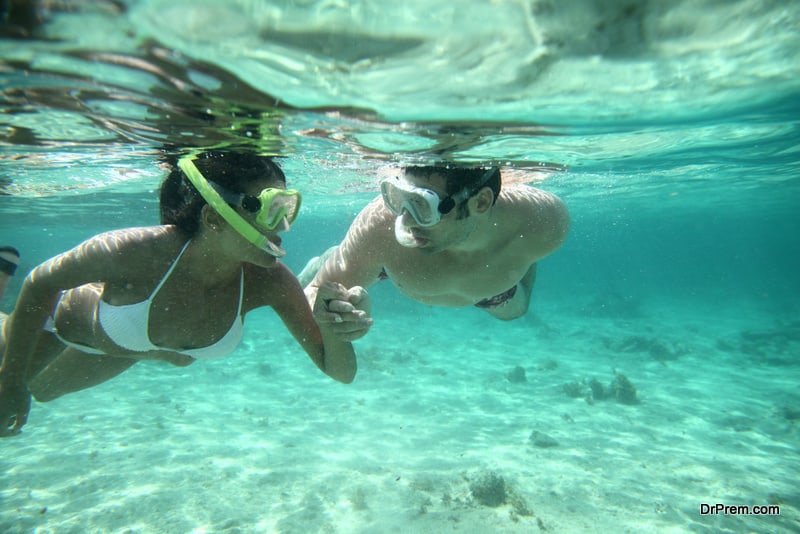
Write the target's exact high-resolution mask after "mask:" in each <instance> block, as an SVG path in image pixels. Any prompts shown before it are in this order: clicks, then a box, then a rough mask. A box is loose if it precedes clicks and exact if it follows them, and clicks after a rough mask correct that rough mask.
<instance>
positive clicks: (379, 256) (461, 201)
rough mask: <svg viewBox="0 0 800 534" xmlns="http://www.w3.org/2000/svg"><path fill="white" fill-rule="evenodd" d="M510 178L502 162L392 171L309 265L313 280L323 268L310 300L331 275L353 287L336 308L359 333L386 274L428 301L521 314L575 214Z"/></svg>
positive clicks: (331, 306)
mask: <svg viewBox="0 0 800 534" xmlns="http://www.w3.org/2000/svg"><path fill="white" fill-rule="evenodd" d="M500 182H501V178H500V170H499V169H498V168H496V167H495V168H490V169H480V168H459V167H438V166H426V167H416V166H412V167H406V168H404V169H402V171H401V172H400V175H399V176H396V177H393V178H389V179H387V180H384V181H383V182H382V184H381V197H378V198H376V199H375V200H373V201H372V202H371V203H370V204H368V205H367V207H365V208H364V209H363V210H362V211H361V213H359V215H358V216H357V217H356V219H355V221H354V222H353V224H352V225H351V226H350V229H349V231H348V232H347V235H346V236H345V238H344V241H342V243H341V245H339V246H338V247H334V248H332V249H330V250H328V251H327V252H326V253H325V254H324V255H323V256H322V257H320V258H317V259H315V260H312V262H311V263H309V265H308V266H307V267H306V269H305V270H304V271H303V273H301V275H300V280H301V282H302V283H304V284H305V283H307V282H308V279H309V278H311V276H313V279H312V280H311V281H310V283H308V285H307V287H306V296H307V297H308V299H309V302H312V303H313V302H314V301H315V298H316V294H317V291H318V289H319V288H320V287H321V286H322V285H323V284H325V283H328V282H336V283H340V284H342V285H344V286H345V288H348V289H349V295H350V296H349V299H348V302H344V301H338V300H333V301H329V302H326V304H327V310H328V311H329V312H330V314H329V315H328V316H327V318H328V319H329V320H330V321H331V322H333V323H337V324H336V326H335V328H336V329H338V332H337V333H338V334H340V335H343V336H345V337H346V338H349V339H350V340H354V339H358V338H360V337H362V336H363V335H364V334H366V333H367V331H368V330H369V328H370V326H371V324H372V321H371V319H369V314H370V303H369V296H368V294H367V292H366V291H365V290H364V288H366V287H369V286H371V285H372V284H374V283H375V282H377V281H378V280H381V279H388V280H391V281H392V282H393V283H394V284H395V286H397V288H398V289H399V290H400V291H401V292H403V293H404V294H405V295H407V296H409V297H411V298H412V299H414V300H417V301H419V302H423V303H425V304H431V305H438V306H470V305H474V306H477V307H479V308H482V309H484V310H486V311H487V312H488V313H489V314H490V315H493V316H494V317H497V318H498V319H503V320H510V319H516V318H517V317H521V316H522V315H524V314H525V312H526V311H527V310H528V304H529V302H530V298H531V290H532V288H533V283H534V280H535V278H536V262H538V261H539V260H540V259H542V258H544V257H545V256H547V255H548V254H550V253H552V252H554V251H555V250H556V249H558V248H559V247H560V246H561V244H562V243H563V242H564V240H565V239H566V236H567V232H568V231H569V215H568V213H567V209H566V207H565V205H564V203H563V202H562V201H561V200H560V199H559V198H558V197H556V196H554V195H552V194H550V193H547V192H545V191H541V190H539V189H535V188H533V187H530V186H526V185H510V186H507V187H505V188H503V189H502V190H501V183H500ZM317 269H318V270H317ZM314 271H316V273H315V272H314Z"/></svg>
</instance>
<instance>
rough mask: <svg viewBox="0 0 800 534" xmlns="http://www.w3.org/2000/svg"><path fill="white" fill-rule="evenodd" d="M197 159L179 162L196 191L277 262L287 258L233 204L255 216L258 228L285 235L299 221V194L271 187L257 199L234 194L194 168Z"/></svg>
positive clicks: (186, 157) (300, 200) (191, 157)
mask: <svg viewBox="0 0 800 534" xmlns="http://www.w3.org/2000/svg"><path fill="white" fill-rule="evenodd" d="M195 158H196V156H195V155H188V156H183V157H182V158H180V159H179V160H178V167H180V169H181V170H182V171H183V172H184V174H185V175H186V176H187V178H189V181H190V182H192V185H194V186H195V188H197V191H198V192H199V193H200V196H202V197H203V198H204V199H205V201H206V202H208V204H209V205H210V206H211V207H212V208H214V211H216V212H217V213H219V214H220V216H221V217H222V218H223V219H225V221H227V223H228V224H230V225H231V226H232V227H233V228H234V230H236V231H237V232H239V234H240V235H241V236H242V237H244V238H245V239H246V240H247V241H249V242H250V243H252V244H253V245H255V246H256V247H258V248H260V249H261V250H263V251H265V252H267V253H268V254H270V255H272V256H275V257H276V258H282V257H283V256H285V255H286V251H285V250H283V249H282V248H280V247H279V246H278V245H276V244H275V243H272V242H271V241H270V240H269V238H267V236H265V235H264V234H262V233H261V232H260V231H259V230H258V229H256V228H255V227H254V226H253V225H252V224H250V223H249V222H248V221H247V220H245V218H244V217H242V216H241V215H239V214H238V213H236V210H234V209H233V208H232V207H231V206H230V204H234V205H237V206H241V207H242V209H244V210H246V211H248V212H250V213H255V214H256V224H258V226H260V227H261V228H263V229H264V230H266V231H268V232H274V231H278V232H282V231H286V230H289V228H290V225H291V223H292V222H294V220H295V219H296V218H297V214H298V213H299V211H300V204H301V202H302V196H301V195H300V192H299V191H296V190H294V189H277V188H272V187H268V188H266V189H264V190H263V191H261V193H259V195H258V196H257V197H254V196H250V195H245V194H243V193H234V192H232V191H228V190H227V189H225V188H224V187H222V186H220V185H218V184H215V183H213V182H209V181H208V180H207V179H206V178H205V176H203V174H202V173H201V172H200V170H199V169H198V168H197V166H196V165H195V164H194V160H195Z"/></svg>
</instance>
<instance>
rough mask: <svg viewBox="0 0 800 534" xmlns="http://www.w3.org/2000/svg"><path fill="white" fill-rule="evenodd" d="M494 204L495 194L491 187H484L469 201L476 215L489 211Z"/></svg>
mask: <svg viewBox="0 0 800 534" xmlns="http://www.w3.org/2000/svg"><path fill="white" fill-rule="evenodd" d="M493 203H494V192H493V191H492V188H491V187H483V188H481V190H480V191H478V192H477V193H476V194H475V195H473V196H472V198H470V199H469V204H470V208H471V209H472V211H473V212H475V213H485V212H487V211H489V208H491V207H492V204H493Z"/></svg>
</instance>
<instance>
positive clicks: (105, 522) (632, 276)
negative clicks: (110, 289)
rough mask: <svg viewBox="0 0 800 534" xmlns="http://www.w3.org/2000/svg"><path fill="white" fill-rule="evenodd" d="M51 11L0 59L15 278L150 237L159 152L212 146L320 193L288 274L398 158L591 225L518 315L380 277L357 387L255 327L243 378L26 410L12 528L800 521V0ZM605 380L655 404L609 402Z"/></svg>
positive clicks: (137, 388)
mask: <svg viewBox="0 0 800 534" xmlns="http://www.w3.org/2000/svg"><path fill="white" fill-rule="evenodd" d="M33 4H34V3H31V5H33ZM38 7H39V8H38V10H36V11H34V12H32V13H33V14H32V15H30V16H27V17H25V16H23V14H24V12H23V11H20V9H21V8H19V7H16V8H14V9H15V10H16V11H12V12H6V13H5V15H6V17H5V19H4V20H5V24H3V25H2V35H3V37H4V38H3V39H2V40H0V58H1V60H2V69H0V103H2V107H3V114H2V116H0V144H1V146H2V148H0V150H1V151H2V152H0V192H1V193H2V199H0V244H2V245H5V244H10V245H14V246H16V247H17V248H19V249H20V250H21V251H22V265H21V267H20V271H27V270H29V269H31V268H33V267H34V266H35V265H36V264H37V263H39V262H40V261H43V260H45V259H47V258H49V257H51V256H53V255H54V254H57V253H59V252H61V251H63V250H65V249H67V248H68V247H71V246H73V245H75V244H77V243H79V242H80V241H81V240H83V239H85V238H87V237H89V236H91V235H94V234H96V233H98V232H101V231H105V230H108V229H112V228H119V227H125V226H140V225H149V224H156V223H157V221H158V213H157V198H156V196H157V195H156V193H155V192H156V190H157V188H158V184H159V183H160V180H161V179H162V178H163V176H164V172H163V170H162V169H161V168H160V167H159V165H158V158H159V156H160V155H161V154H162V153H163V152H164V151H166V152H170V151H173V150H179V149H180V148H182V147H194V146H217V145H220V144H224V145H227V146H233V147H241V148H243V149H251V148H256V149H258V150H261V151H264V152H269V153H273V154H276V155H280V156H282V158H283V159H282V161H283V163H282V164H283V167H284V169H285V171H286V174H287V176H288V179H289V182H290V185H291V186H292V187H295V188H298V189H301V190H303V192H304V194H305V198H304V207H303V213H302V214H301V217H300V218H299V219H298V221H297V223H296V224H295V225H294V226H293V228H292V231H291V232H290V233H289V234H287V236H286V237H285V239H284V246H285V248H286V249H287V250H288V252H289V253H288V256H287V257H286V258H285V261H286V263H287V264H288V265H289V266H290V267H291V268H292V269H293V270H295V272H299V270H300V269H301V268H302V267H303V265H304V264H305V262H306V261H307V260H308V259H309V258H311V257H313V256H315V255H317V254H319V253H320V252H322V251H323V250H325V249H326V248H327V247H328V246H330V245H332V244H334V243H336V242H338V241H339V240H340V239H341V238H342V237H343V235H344V233H345V232H346V230H347V227H348V225H349V223H350V221H352V219H353V218H354V217H355V215H356V214H357V213H358V211H359V210H360V209H361V207H363V206H364V205H365V204H366V203H367V202H368V201H369V200H370V199H371V198H373V196H374V195H375V193H376V191H377V184H378V183H379V180H380V176H382V175H383V174H384V173H385V172H387V170H386V169H387V168H390V167H391V166H392V165H396V164H398V163H405V162H434V161H435V162H438V161H450V160H452V161H474V162H476V163H480V164H485V163H492V164H498V165H501V166H502V167H503V173H504V174H503V175H504V179H506V180H508V181H523V182H528V183H531V184H533V185H536V186H538V187H541V188H543V189H546V190H548V191H552V192H553V193H555V194H557V195H559V196H560V197H561V198H562V199H564V201H565V202H566V203H567V205H568V207H569V209H570V213H571V217H572V231H571V234H570V236H569V239H568V240H567V242H566V243H565V244H564V246H563V247H562V248H561V249H560V250H559V251H557V252H556V253H554V254H553V255H552V256H550V257H548V258H546V259H545V260H543V261H542V262H541V264H540V266H539V274H538V279H537V283H536V287H535V291H534V297H533V302H532V306H531V310H530V311H529V313H528V314H527V316H526V317H524V318H522V319H519V320H517V321H514V322H511V323H500V322H497V321H494V320H492V319H490V318H488V317H487V316H486V315H485V314H483V313H482V312H480V311H479V310H476V309H442V308H431V307H428V306H424V305H422V304H419V303H416V302H413V301H410V300H409V299H407V298H405V297H403V296H402V295H400V294H399V293H398V292H397V291H396V290H394V288H392V287H391V286H390V285H388V284H379V285H376V286H374V287H373V288H371V289H370V293H371V294H372V298H373V303H374V316H375V321H376V322H375V326H374V327H373V330H372V331H371V332H370V334H369V335H368V336H367V337H366V338H364V339H363V340H360V341H358V342H357V343H356V351H357V354H358V356H359V367H360V369H359V375H358V377H357V379H356V381H355V382H354V383H353V384H352V385H349V386H340V385H338V384H333V383H331V381H330V380H328V379H327V378H325V377H324V376H322V375H321V374H320V373H318V371H316V370H315V369H313V368H312V366H311V365H309V364H308V362H307V360H306V359H304V358H305V356H304V355H303V354H302V352H301V351H300V350H299V348H297V347H296V345H295V344H294V342H293V341H292V340H291V339H290V338H289V337H288V335H287V334H286V333H285V332H284V329H283V327H282V326H281V324H280V322H279V321H278V320H277V319H275V317H274V315H273V314H271V312H269V311H268V310H259V311H258V312H254V313H253V314H251V315H249V316H248V320H247V327H246V337H245V340H244V342H243V344H242V347H241V348H240V349H239V350H237V352H236V353H234V354H233V355H231V356H229V357H227V358H225V359H224V360H221V361H218V362H202V364H197V365H193V366H190V367H188V368H185V369H184V368H181V369H177V368H169V367H165V366H159V365H156V364H152V365H149V364H141V365H138V366H137V367H135V368H134V369H132V370H131V371H129V372H128V373H126V374H125V375H124V376H122V377H120V378H118V379H115V380H114V381H111V382H108V383H106V384H103V385H102V386H99V387H97V388H94V389H92V390H89V391H85V392H81V393H76V394H73V395H70V396H67V397H65V398H63V399H59V400H57V401H54V402H52V403H47V404H35V405H34V406H33V408H32V411H31V419H30V422H29V423H28V425H27V426H26V428H25V432H24V433H23V435H22V436H20V437H17V438H14V439H9V440H3V441H0V473H2V474H0V500H2V503H3V504H2V506H0V531H2V532H59V533H60V532H87V531H88V532H292V533H294V532H297V533H300V532H303V533H305V532H341V533H349V532H363V533H373V532H374V533H383V532H449V531H453V532H474V533H483V532H487V533H488V532H537V531H542V532H544V531H549V532H745V531H754V532H796V531H798V530H799V529H800V515H798V511H799V510H800V493H798V490H797V479H798V475H800V464H799V463H798V452H800V449H799V445H800V434H799V433H798V406H800V395H799V394H798V390H797V384H798V380H800V361H798V354H800V320H798V317H800V305H799V304H798V302H800V301H799V300H798V296H799V295H800V276H798V272H800V241H798V235H800V218H798V216H797V206H798V200H800V164H799V160H800V157H799V156H800V150H799V149H798V147H800V133H799V132H800V129H799V128H798V125H799V121H800V104H799V103H800V81H798V80H800V61H798V59H800V22H799V21H800V4H796V3H785V2H769V1H736V2H724V3H719V2H712V1H705V2H703V1H696V2H689V1H685V2H670V3H659V2H650V3H627V2H622V1H620V2H612V1H608V2H605V1H596V2H580V3H574V4H570V5H569V6H563V5H560V4H557V3H555V2H546V1H538V2H537V1H531V2H518V1H515V2H512V1H495V2H481V1H477V0H471V1H469V2H466V1H465V2H461V3H455V4H454V3H453V2H431V1H426V2H422V1H412V2H400V3H397V2H392V3H390V2H334V1H327V2H311V1H303V2H300V1H296V2H288V1H287V2H275V1H272V2H270V1H254V0H251V1H244V0H241V1H237V2H212V1H202V2H201V1H197V0H194V1H191V2H190V1H170V2H167V1H163V0H150V1H138V2H137V1H126V2H111V1H95V2H86V3H78V2H68V1H67V2H42V3H41V4H38ZM4 9H8V8H4ZM21 280H22V277H21V276H17V277H15V278H14V279H12V281H11V285H10V286H9V291H8V293H7V295H6V297H5V298H4V300H3V301H2V310H3V311H9V310H11V309H12V308H13V302H14V298H15V296H16V294H17V292H18V291H19V286H20V284H21ZM517 367H521V368H522V369H524V371H525V374H526V380H525V381H521V382H520V381H516V380H514V379H513V376H515V375H514V374H513V373H512V371H513V370H514V369H515V368H517ZM615 373H623V374H624V375H625V376H627V377H628V378H629V379H630V380H631V381H632V382H633V383H634V384H635V385H636V388H637V393H638V397H639V399H640V401H641V402H640V403H639V404H637V405H633V406H629V405H625V404H620V403H616V402H614V401H607V400H606V401H600V400H594V401H593V400H592V399H591V398H587V388H588V387H589V386H588V383H589V381H590V380H591V379H593V378H595V379H597V380H599V381H600V382H602V383H604V384H607V383H609V382H610V381H611V380H612V379H613V378H614V376H615ZM576 390H577V392H578V394H577V395H575V396H572V395H570V394H569V392H570V391H576ZM535 433H539V435H541V434H545V435H547V436H549V437H551V438H553V439H555V440H556V442H557V443H558V445H557V446H554V447H542V446H540V445H541V443H540V444H539V445H537V444H536V440H535V439H533V438H532V437H531V436H532V435H533V434H535ZM492 476H498V477H502V478H503V480H504V481H505V483H506V490H507V495H506V497H505V499H504V500H503V501H502V502H501V503H500V504H497V503H494V504H491V503H488V504H487V503H486V502H484V501H482V500H481V499H480V498H479V496H480V491H479V490H478V489H477V488H476V487H475V484H476V483H477V482H478V481H481V480H484V481H485V480H487V479H491V477H492ZM701 503H723V504H727V505H750V506H753V505H763V504H777V505H779V506H780V508H781V515H780V516H756V515H733V514H728V515H722V514H719V515H701V514H700V513H699V509H700V505H701Z"/></svg>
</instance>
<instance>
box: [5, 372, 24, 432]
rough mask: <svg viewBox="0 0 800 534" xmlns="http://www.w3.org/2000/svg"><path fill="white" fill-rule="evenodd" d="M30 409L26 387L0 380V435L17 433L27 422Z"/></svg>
mask: <svg viewBox="0 0 800 534" xmlns="http://www.w3.org/2000/svg"><path fill="white" fill-rule="evenodd" d="M30 409H31V394H30V392H29V391H28V388H27V387H25V386H24V385H19V386H13V385H10V384H6V383H3V382H2V381H0V437H3V438H5V437H8V436H15V435H17V434H19V433H20V431H21V430H22V426H23V425H24V424H25V423H27V422H28V412H30Z"/></svg>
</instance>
